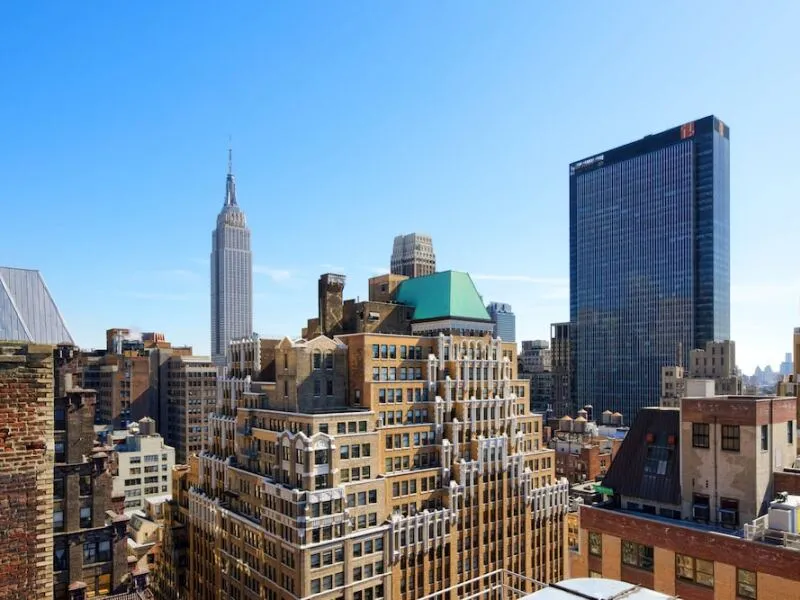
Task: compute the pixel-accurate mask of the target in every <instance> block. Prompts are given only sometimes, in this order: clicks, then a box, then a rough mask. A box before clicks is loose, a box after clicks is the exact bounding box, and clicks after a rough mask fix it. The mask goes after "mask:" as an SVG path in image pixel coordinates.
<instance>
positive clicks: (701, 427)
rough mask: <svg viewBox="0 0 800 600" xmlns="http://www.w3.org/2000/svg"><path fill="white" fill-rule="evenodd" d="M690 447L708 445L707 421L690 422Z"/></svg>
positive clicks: (704, 446) (706, 446)
mask: <svg viewBox="0 0 800 600" xmlns="http://www.w3.org/2000/svg"><path fill="white" fill-rule="evenodd" d="M692 447H693V448H708V447H709V425H708V423H692Z"/></svg>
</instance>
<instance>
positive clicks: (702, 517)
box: [692, 494, 711, 522]
mask: <svg viewBox="0 0 800 600" xmlns="http://www.w3.org/2000/svg"><path fill="white" fill-rule="evenodd" d="M692 518H693V519H695V520H696V521H706V522H708V521H710V520H711V505H710V503H709V497H708V496H706V495H705V494H692Z"/></svg>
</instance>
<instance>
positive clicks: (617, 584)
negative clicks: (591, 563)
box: [522, 577, 678, 600]
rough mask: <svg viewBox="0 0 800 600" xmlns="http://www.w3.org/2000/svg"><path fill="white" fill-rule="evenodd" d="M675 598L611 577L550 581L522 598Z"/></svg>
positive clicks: (628, 599) (605, 599) (647, 599)
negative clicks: (545, 585) (547, 584)
mask: <svg viewBox="0 0 800 600" xmlns="http://www.w3.org/2000/svg"><path fill="white" fill-rule="evenodd" d="M622 598H624V599H625V600H677V598H678V597H677V596H670V595H667V594H662V593H661V592H654V591H653V590H650V589H647V588H643V587H641V586H638V585H634V584H632V583H626V582H624V581H615V580H613V579H601V578H594V577H592V578H589V577H582V578H578V579H565V580H564V581H561V582H559V583H551V584H550V585H549V586H547V587H545V588H542V589H541V590H539V591H538V592H534V593H533V594H529V595H527V596H523V597H522V600H579V599H580V600H622Z"/></svg>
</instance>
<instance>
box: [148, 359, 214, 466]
mask: <svg viewBox="0 0 800 600" xmlns="http://www.w3.org/2000/svg"><path fill="white" fill-rule="evenodd" d="M159 379H160V381H161V386H160V389H159V393H160V397H161V400H160V404H161V418H162V419H164V420H166V423H167V424H166V425H163V426H162V428H161V429H162V431H163V433H162V435H163V436H164V441H165V443H166V444H167V445H169V446H172V447H173V448H175V462H176V463H178V464H186V461H187V459H188V457H189V456H191V455H192V454H196V453H197V452H200V450H202V449H203V441H204V440H205V438H206V434H207V432H208V415H209V414H211V412H213V410H214V407H215V406H216V404H217V367H215V366H214V364H213V363H212V362H211V359H210V358H209V357H208V356H185V355H172V356H169V357H168V358H167V359H166V360H165V361H164V363H163V364H162V365H161V369H160V377H159Z"/></svg>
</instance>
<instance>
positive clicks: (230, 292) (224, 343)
mask: <svg viewBox="0 0 800 600" xmlns="http://www.w3.org/2000/svg"><path fill="white" fill-rule="evenodd" d="M232 154H233V153H232V151H231V149H230V148H229V149H228V174H227V177H226V180H225V204H224V205H223V207H222V210H221V211H220V212H219V215H217V227H216V229H214V231H213V233H212V234H211V356H212V358H213V360H214V362H215V363H216V364H218V365H224V364H225V362H226V358H225V357H226V353H227V349H228V343H229V342H230V341H231V340H238V339H241V338H244V337H250V336H251V335H252V334H253V258H252V254H251V252H250V229H248V227H247V220H246V219H245V216H244V213H243V212H242V210H241V208H240V207H239V205H238V203H237V201H236V182H235V180H234V177H233V157H232Z"/></svg>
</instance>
